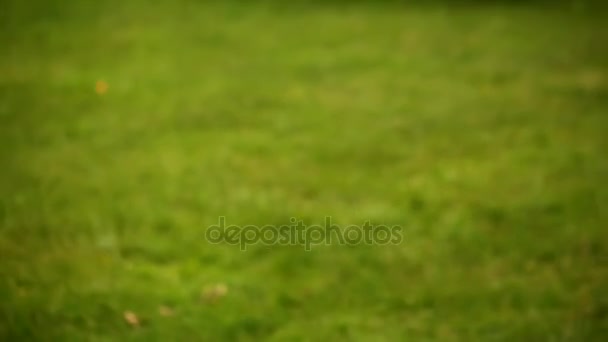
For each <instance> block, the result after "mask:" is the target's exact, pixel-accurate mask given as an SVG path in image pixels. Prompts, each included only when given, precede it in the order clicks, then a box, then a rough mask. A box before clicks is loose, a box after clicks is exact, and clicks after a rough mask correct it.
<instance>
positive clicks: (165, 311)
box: [158, 305, 175, 317]
mask: <svg viewBox="0 0 608 342" xmlns="http://www.w3.org/2000/svg"><path fill="white" fill-rule="evenodd" d="M158 314H159V315H161V316H163V317H170V316H173V315H174V314H175V311H173V309H171V308H170V307H168V306H164V305H161V306H160V307H159V308H158Z"/></svg>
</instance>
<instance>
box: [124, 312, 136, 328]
mask: <svg viewBox="0 0 608 342" xmlns="http://www.w3.org/2000/svg"><path fill="white" fill-rule="evenodd" d="M123 317H124V318H125V321H126V322H127V323H128V324H129V325H130V326H132V327H138V326H139V325H140V322H139V318H138V317H137V315H136V314H135V313H134V312H133V311H125V312H124V313H123Z"/></svg>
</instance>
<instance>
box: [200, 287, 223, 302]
mask: <svg viewBox="0 0 608 342" xmlns="http://www.w3.org/2000/svg"><path fill="white" fill-rule="evenodd" d="M227 294H228V286H226V284H222V283H220V284H215V285H210V286H207V287H205V288H204V289H203V292H202V295H201V297H202V298H203V299H204V300H205V301H208V302H215V301H217V300H218V299H220V298H222V297H224V296H226V295H227Z"/></svg>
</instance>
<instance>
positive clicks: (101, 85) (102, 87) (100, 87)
mask: <svg viewBox="0 0 608 342" xmlns="http://www.w3.org/2000/svg"><path fill="white" fill-rule="evenodd" d="M108 88H109V86H108V83H106V82H105V81H97V83H95V92H96V93H97V94H99V95H103V94H105V93H106V92H108Z"/></svg>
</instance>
